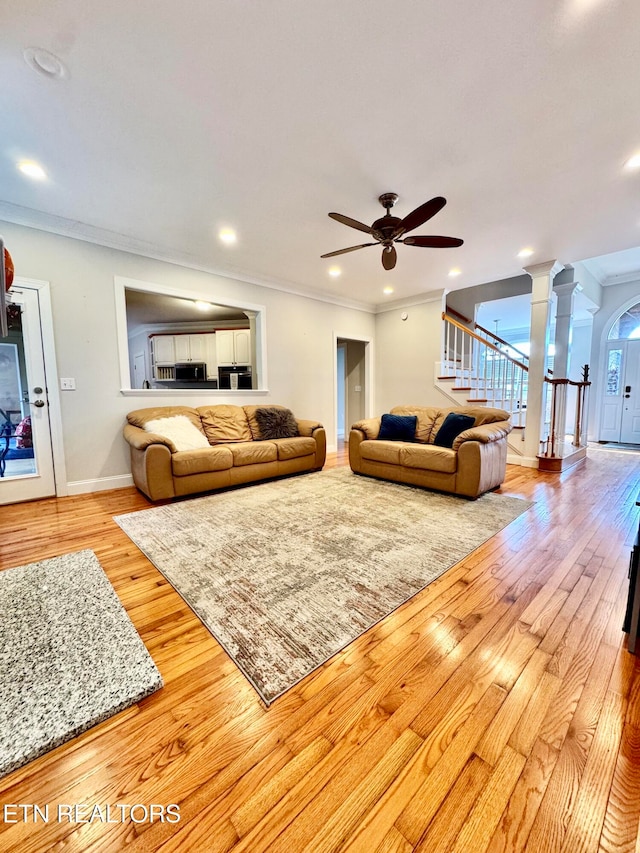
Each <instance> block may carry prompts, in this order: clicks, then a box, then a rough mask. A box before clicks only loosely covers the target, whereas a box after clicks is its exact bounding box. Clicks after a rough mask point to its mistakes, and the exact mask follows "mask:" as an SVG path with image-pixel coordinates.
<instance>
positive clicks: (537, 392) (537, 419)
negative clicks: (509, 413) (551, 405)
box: [522, 260, 564, 468]
mask: <svg viewBox="0 0 640 853" xmlns="http://www.w3.org/2000/svg"><path fill="white" fill-rule="evenodd" d="M562 269H564V267H563V266H562V264H560V263H558V261H556V260H553V261H546V262H545V263H542V264H534V265H533V266H530V267H524V271H525V272H526V273H528V274H529V275H530V276H531V280H532V283H533V286H532V289H531V335H530V341H531V349H530V352H529V379H528V383H529V387H528V391H527V414H526V418H525V428H524V448H523V450H524V455H523V458H522V464H523V465H525V466H527V467H529V468H537V467H538V460H537V455H538V453H539V452H540V442H541V440H542V438H543V437H544V436H543V434H542V430H543V427H544V403H545V399H546V397H545V393H544V391H545V389H544V377H545V373H546V361H547V352H548V349H549V327H550V324H551V303H552V300H553V279H554V278H555V276H556V275H557V274H558V273H559V272H560V270H562Z"/></svg>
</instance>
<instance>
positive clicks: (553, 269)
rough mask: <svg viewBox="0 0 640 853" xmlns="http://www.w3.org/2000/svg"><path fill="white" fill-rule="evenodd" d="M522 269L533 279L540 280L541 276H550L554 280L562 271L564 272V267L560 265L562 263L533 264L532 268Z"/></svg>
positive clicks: (554, 261) (544, 262) (555, 261)
mask: <svg viewBox="0 0 640 853" xmlns="http://www.w3.org/2000/svg"><path fill="white" fill-rule="evenodd" d="M522 269H523V270H524V271H525V272H526V273H527V274H528V275H530V276H531V278H538V277H539V276H543V275H548V276H549V277H550V278H554V277H555V276H556V275H558V273H559V272H560V270H563V269H564V267H563V265H562V264H561V263H560V261H557V260H553V261H543V262H542V263H541V264H532V265H531V266H530V267H522Z"/></svg>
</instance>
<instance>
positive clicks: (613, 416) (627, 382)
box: [600, 303, 640, 445]
mask: <svg viewBox="0 0 640 853" xmlns="http://www.w3.org/2000/svg"><path fill="white" fill-rule="evenodd" d="M600 441H619V442H620V443H621V444H638V445H640V303H638V304H637V305H634V306H633V307H632V308H629V309H628V310H627V311H625V312H624V313H623V314H621V316H620V317H618V319H617V320H616V321H615V322H614V323H613V324H612V327H611V330H610V332H609V340H608V341H607V351H606V361H605V377H604V393H603V403H602V417H601V421H600Z"/></svg>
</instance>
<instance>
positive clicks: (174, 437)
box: [143, 415, 209, 450]
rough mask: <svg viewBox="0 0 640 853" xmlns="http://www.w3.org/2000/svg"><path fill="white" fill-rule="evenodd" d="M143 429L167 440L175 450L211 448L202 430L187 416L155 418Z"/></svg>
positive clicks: (147, 422)
mask: <svg viewBox="0 0 640 853" xmlns="http://www.w3.org/2000/svg"><path fill="white" fill-rule="evenodd" d="M143 428H144V429H145V430H146V432H152V433H155V434H156V435H161V436H162V437H163V438H167V439H168V440H169V441H170V442H171V445H172V449H174V450H195V449H196V448H198V447H209V442H208V441H207V439H206V436H204V435H203V433H202V430H200V429H198V427H197V426H195V424H193V423H192V422H191V421H190V420H189V418H188V417H186V416H185V415H172V416H171V417H169V418H153V419H152V420H149V421H146V423H145V424H144V427H143Z"/></svg>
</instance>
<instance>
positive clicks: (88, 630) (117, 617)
mask: <svg viewBox="0 0 640 853" xmlns="http://www.w3.org/2000/svg"><path fill="white" fill-rule="evenodd" d="M0 614H1V620H0V776H4V775H5V774H6V773H10V772H11V771H12V770H15V769H17V768H18V767H21V766H22V765H23V764H26V763H27V762H28V761H31V760H32V759H34V758H37V757H38V756H39V755H42V754H44V753H45V752H48V751H49V750H51V749H53V748H54V747H56V746H59V745H60V744H62V743H64V742H65V741H67V740H70V739H71V738H73V737H76V735H79V734H80V733H81V732H84V731H86V730H87V729H88V728H90V727H91V726H94V725H96V724H97V723H100V722H102V721H103V720H106V719H107V718H108V717H111V716H113V715H114V714H116V713H117V712H118V711H122V710H123V709H124V708H128V707H129V706H130V705H133V704H135V703H136V702H138V701H139V700H140V699H142V698H144V697H145V696H149V695H150V694H151V693H153V692H154V691H156V690H158V688H160V687H162V677H161V675H160V673H159V672H158V670H157V668H156V666H155V664H154V662H153V661H152V659H151V657H150V656H149V653H148V651H147V650H146V648H145V646H144V644H143V642H142V640H141V639H140V636H139V635H138V633H137V631H136V629H135V627H134V626H133V623H132V622H131V620H130V619H129V617H128V616H127V614H126V612H125V610H124V608H123V607H122V605H121V604H120V600H119V599H118V596H117V595H116V593H115V590H114V589H113V587H112V586H111V584H110V582H109V580H108V578H107V576H106V575H105V573H104V571H103V569H102V567H101V565H100V563H99V562H98V560H97V558H96V555H95V554H94V553H93V551H88V550H87V551H78V552H76V553H74V554H66V555H64V556H63V557H54V558H52V559H50V560H42V561H41V562H39V563H31V564H30V565H28V566H19V567H17V568H15V569H6V570H5V571H2V572H0Z"/></svg>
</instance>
